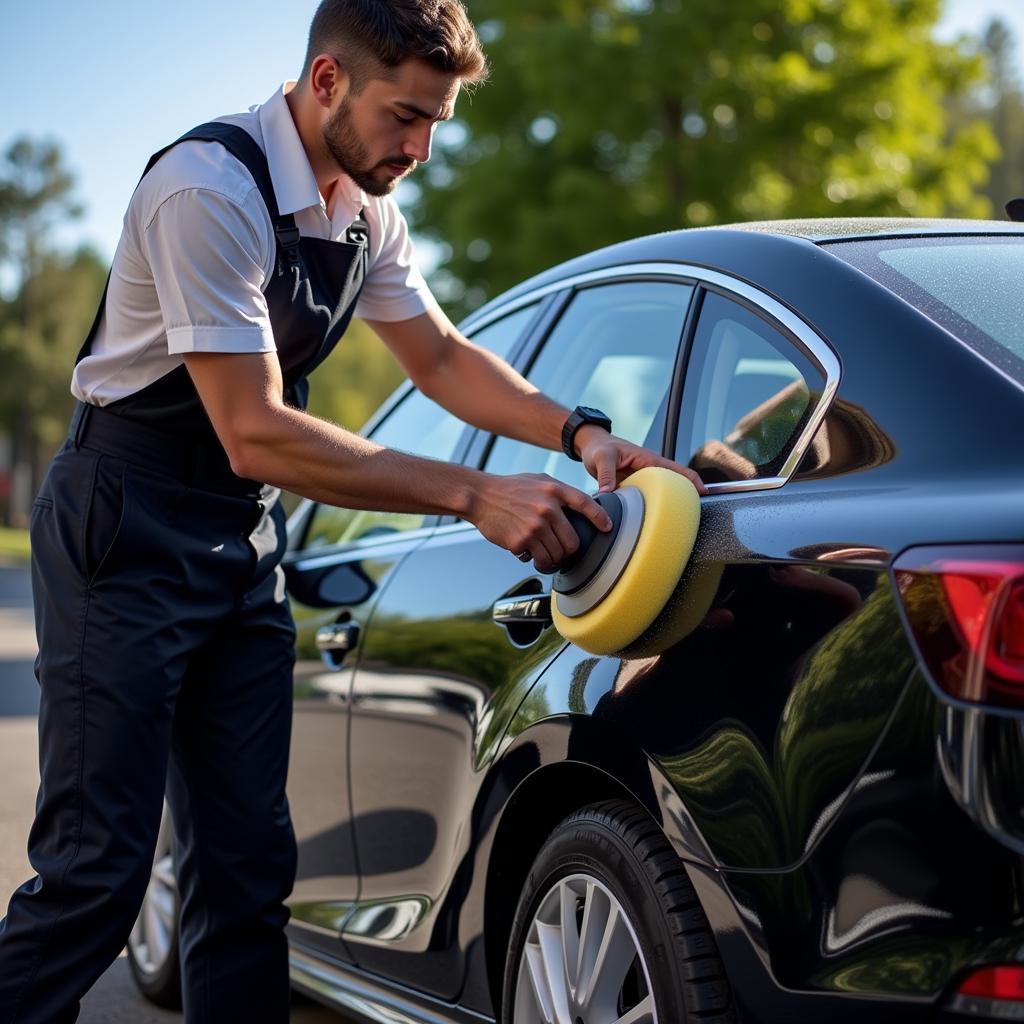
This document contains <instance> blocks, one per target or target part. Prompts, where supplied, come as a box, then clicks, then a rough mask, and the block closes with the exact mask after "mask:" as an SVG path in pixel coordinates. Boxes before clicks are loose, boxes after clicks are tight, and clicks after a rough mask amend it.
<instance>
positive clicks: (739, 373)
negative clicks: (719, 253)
mask: <svg viewBox="0 0 1024 1024" xmlns="http://www.w3.org/2000/svg"><path fill="white" fill-rule="evenodd" d="M824 386H825V378H824V375H823V374H822V373H821V371H820V370H819V369H818V367H817V366H815V365H814V364H813V363H812V362H811V361H810V360H809V359H807V357H806V356H804V355H803V354H802V353H801V352H800V351H798V350H797V348H796V346H795V345H793V344H792V343H791V342H790V341H789V340H788V338H787V337H786V336H785V335H783V334H782V333H781V332H780V331H778V330H776V329H775V328H774V327H772V326H771V325H770V324H769V323H768V322H767V321H765V320H763V319H762V318H761V317H760V316H758V315H757V314H755V313H753V312H751V311H750V310H749V309H747V308H746V307H745V306H741V305H740V304H739V303H738V302H734V301H733V300H731V299H727V298H725V297H724V296H722V295H718V294H716V293H713V292H709V293H708V294H707V295H706V297H705V299H704V304H703V306H702V308H701V312H700V319H699V320H698V322H697V330H696V333H695V335H694V339H693V348H692V350H691V353H690V358H689V361H688V365H687V369H686V383H685V387H684V389H683V406H682V410H681V414H680V417H679V431H678V435H677V441H676V456H675V457H676V459H677V460H678V461H679V462H682V463H685V464H687V465H689V466H690V467H691V468H692V469H695V470H697V472H698V473H700V475H701V479H702V480H703V481H704V482H705V483H726V482H732V481H739V480H757V479H763V478H771V477H776V476H778V475H779V474H780V472H781V470H782V467H783V465H784V463H785V461H786V458H787V456H788V455H789V454H790V453H791V452H792V450H793V448H794V446H795V444H796V442H797V440H798V439H799V437H800V436H801V435H802V433H803V429H804V427H805V426H806V424H807V422H808V420H809V419H810V417H811V414H812V413H813V411H814V408H815V406H816V405H817V404H818V402H819V401H820V399H821V394H822V391H823V389H824Z"/></svg>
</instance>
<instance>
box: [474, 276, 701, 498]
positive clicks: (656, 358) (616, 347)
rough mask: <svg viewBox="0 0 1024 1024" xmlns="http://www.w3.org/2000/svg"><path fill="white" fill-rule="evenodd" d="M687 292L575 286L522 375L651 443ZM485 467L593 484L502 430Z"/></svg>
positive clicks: (674, 287)
mask: <svg viewBox="0 0 1024 1024" xmlns="http://www.w3.org/2000/svg"><path fill="white" fill-rule="evenodd" d="M692 294H693V288H692V286H690V285H687V284H683V283H676V282H669V281H624V282H618V283H613V284H604V285H600V286H597V287H592V288H587V289H584V290H582V291H580V292H578V293H577V294H576V295H575V296H574V297H573V299H572V301H571V302H570V304H569V306H568V307H567V309H566V310H565V312H564V313H563V314H562V317H561V318H560V319H559V321H558V323H557V325H556V326H555V328H554V330H553V331H552V333H551V336H550V337H549V338H548V340H547V342H546V343H545V344H544V347H543V349H542V350H541V352H540V355H539V356H538V357H537V359H536V361H535V362H534V365H533V366H532V368H531V369H530V370H529V372H528V373H527V374H526V376H527V378H528V380H529V381H530V382H531V383H532V384H534V385H536V386H537V387H538V388H539V389H540V390H541V391H542V392H543V393H544V394H546V395H547V396H548V397H549V398H553V399H554V400H555V401H557V402H561V403H562V404H563V405H564V406H566V408H569V409H571V408H573V407H574V406H576V405H589V406H596V407H597V408H599V409H601V410H603V411H604V412H606V413H607V414H608V415H609V416H610V417H611V421H612V430H613V431H614V432H615V433H616V434H617V435H618V436H619V437H624V438H626V439H627V440H629V441H633V442H634V443H636V444H649V443H650V440H651V439H650V438H649V436H648V435H649V434H650V433H651V427H652V424H654V422H655V417H656V415H657V413H658V411H659V408H660V407H661V406H662V405H663V403H664V400H665V398H666V395H667V393H668V390H669V386H670V384H671V380H672V368H673V365H674V363H675V358H676V352H677V349H678V347H679V340H680V337H681V335H682V330H683V322H684V321H685V319H686V311H687V308H688V307H689V303H690V298H691V296H692ZM654 443H655V445H657V443H658V442H657V441H656V440H655V442H654ZM485 468H486V469H487V471H488V472H491V473H500V474H510V473H547V474H549V475H550V476H553V477H556V478H557V479H559V480H562V481H564V482H566V483H569V484H572V485H573V486H574V487H578V488H580V489H581V490H584V491H587V492H592V491H594V490H595V489H596V485H597V481H595V480H594V479H593V478H592V477H590V476H589V475H588V473H587V471H586V469H585V468H584V466H583V464H582V463H580V462H575V461H573V460H571V459H569V458H567V457H566V456H565V455H563V454H562V453H561V452H556V451H551V450H549V449H546V448H538V447H534V446H532V445H528V444H524V443H523V442H521V441H515V440H512V439H510V438H506V437H498V438H496V439H495V441H494V445H493V447H492V448H491V451H490V454H489V456H488V458H487V461H486V464H485Z"/></svg>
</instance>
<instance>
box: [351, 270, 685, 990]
mask: <svg viewBox="0 0 1024 1024" xmlns="http://www.w3.org/2000/svg"><path fill="white" fill-rule="evenodd" d="M623 276H626V275H625V273H624V275H623ZM691 294H692V288H691V287H690V286H689V285H688V284H686V283H683V282H679V281H666V280H645V279H635V280H606V281H601V282H598V283H596V284H594V285H592V286H589V287H580V288H578V289H576V290H567V291H566V292H565V293H564V294H562V295H559V296H558V297H557V302H556V306H555V307H554V308H553V309H552V310H551V311H550V314H549V319H550V318H554V322H553V326H552V327H550V332H549V333H548V336H547V338H546V341H544V344H543V345H542V347H541V348H540V350H539V353H538V354H537V355H536V357H535V358H534V359H533V360H532V362H531V364H530V365H529V367H528V369H527V372H526V376H527V378H528V379H529V380H530V381H531V383H533V384H535V385H536V386H537V387H538V388H540V390H542V391H543V392H544V393H545V394H547V395H548V396H550V397H552V398H554V399H555V400H557V401H560V402H562V403H563V404H564V405H565V406H566V407H568V408H572V407H573V406H574V405H576V404H577V403H582V404H587V405H591V406H598V407H600V408H602V409H604V410H605V411H606V412H607V413H608V414H609V415H610V416H611V418H612V421H613V425H614V429H615V431H616V433H617V434H619V435H621V436H624V437H626V438H629V439H630V440H634V441H636V442H637V443H644V442H645V441H647V440H648V439H649V438H651V437H657V438H660V437H661V433H662V424H663V416H664V412H665V408H666V405H667V401H668V394H669V385H670V381H671V377H672V368H673V365H674V362H675V360H676V356H677V351H678V346H679V341H680V337H681V334H682V328H683V324H684V321H685V318H686V315H687V309H688V305H689V302H690V298H691ZM543 326H544V327H546V321H545V323H544V325H543ZM477 454H479V461H478V460H477ZM466 461H467V462H469V463H470V464H473V465H477V464H479V465H482V468H484V469H485V470H487V471H488V472H494V473H501V474H511V473H526V472H534V473H549V474H550V475H552V476H554V477H557V478H558V479H561V480H564V481H566V482H568V483H571V484H573V485H574V486H577V487H579V488H580V489H582V490H585V491H587V492H588V493H593V492H594V491H595V490H596V488H597V484H596V481H594V480H592V479H590V478H589V477H588V476H587V473H586V470H585V468H584V467H583V466H582V464H581V463H578V462H575V461H571V460H569V459H568V458H566V457H565V456H564V455H563V454H562V453H561V452H559V451H549V450H547V449H541V448H536V447H532V446H530V445H526V444H524V443H522V442H519V441H514V440H510V439H508V438H489V437H486V436H483V435H481V436H480V437H478V438H477V439H476V441H475V442H474V445H473V447H472V448H471V451H470V454H469V455H468V456H467V459H466ZM549 593H550V577H542V576H540V575H539V574H538V573H537V572H536V571H535V570H534V568H533V567H532V566H531V565H524V564H523V563H521V562H519V561H518V560H517V559H516V558H515V557H514V556H513V555H512V554H510V553H509V552H507V551H504V550H502V549H500V548H498V547H496V546H495V545H492V544H490V543H489V542H488V541H486V540H485V539H484V538H483V537H482V536H481V535H480V533H479V532H478V531H477V530H476V529H475V528H474V527H473V526H472V525H471V524H468V523H459V522H456V523H450V524H443V525H441V526H439V527H438V529H437V530H436V531H435V532H434V533H433V535H432V536H431V537H430V539H429V540H428V541H427V542H426V543H424V544H423V545H421V546H419V547H418V548H417V549H416V550H415V551H414V552H412V553H411V554H410V555H409V557H408V558H407V560H406V561H405V562H404V563H403V565H402V567H401V571H400V572H398V573H396V574H395V575H394V577H393V578H392V580H391V581H390V583H389V585H388V587H387V589H386V590H385V591H384V593H383V594H382V596H381V600H380V602H379V604H378V606H377V608H376V609H375V611H374V617H373V621H372V623H371V628H370V630H369V633H368V638H367V643H366V645H365V647H364V648H363V651H362V658H361V660H360V662H359V665H358V667H357V670H356V673H355V679H354V682H353V689H352V705H351V709H352V710H351V716H352V718H351V721H352V731H351V751H350V763H351V781H352V811H353V821H354V829H355V836H356V848H357V854H358V859H359V866H360V873H361V880H362V884H361V886H360V896H359V900H358V905H357V908H356V910H355V911H354V912H353V914H352V916H351V917H350V918H349V920H348V921H347V922H346V924H345V928H344V933H345V937H346V940H347V941H348V942H349V943H350V947H351V949H352V951H353V954H354V956H355V958H356V961H357V962H358V964H359V965H360V966H361V967H364V968H367V969H369V970H372V971H375V972H379V973H381V974H384V975H386V976H388V977H390V978H393V979H396V980H398V981H401V982H403V983H405V984H408V985H411V986H413V987H415V988H417V989H419V990H421V991H425V992H429V993H432V994H434V995H437V996H439V997H442V998H448V999H451V998H454V997H455V996H456V995H457V994H458V992H459V989H460V986H461V983H462V978H463V974H464V968H465V960H466V957H467V956H469V955H470V953H471V950H472V949H473V948H474V947H478V945H479V943H480V941H481V936H480V935H460V934H458V928H457V925H456V921H457V915H458V911H459V909H460V903H461V900H462V899H463V898H464V895H465V891H466V887H467V883H468V880H469V878H470V877H471V875H472V873H473V871H474V869H475V867H474V863H473V850H472V837H473V833H474V829H475V828H476V827H477V826H478V825H479V821H476V820H475V818H474V806H475V798H476V794H477V790H478V787H479V785H480V781H481V779H482V775H483V772H484V770H485V769H486V767H487V765H488V763H489V762H490V760H491V759H492V758H493V756H494V753H495V750H496V748H497V746H498V743H499V741H500V740H501V737H502V735H503V733H504V731H505V727H506V725H507V724H508V722H509V720H510V718H511V717H512V715H513V714H514V713H515V711H516V709H517V707H518V706H519V704H520V702H521V701H522V699H523V697H524V695H525V694H526V693H527V692H528V691H529V690H530V688H531V686H532V685H533V683H534V682H535V681H536V680H537V678H538V677H539V676H540V674H541V673H542V672H543V671H544V669H545V667H546V666H547V664H548V663H549V661H550V659H551V657H552V656H553V655H554V654H555V653H556V652H557V651H558V650H559V649H560V648H561V647H563V646H564V643H565V642H564V641H563V640H562V639H561V637H559V635H558V634H557V633H556V632H555V631H554V629H552V628H551V627H550V626H549V625H546V624H545V622H544V620H543V619H542V618H536V617H533V618H531V615H532V613H533V612H535V611H536V610H537V609H538V608H539V607H541V606H542V602H543V599H544V597H545V595H547V594H549ZM534 598H540V599H541V600H540V601H538V602H533V600H532V599H534ZM516 601H520V602H521V603H520V607H519V608H518V610H517V609H516V608H515V605H514V603H515V602H516ZM524 601H525V604H523V603H522V602H524ZM496 611H497V612H498V614H499V617H501V618H503V619H504V621H502V622H498V621H495V612H496Z"/></svg>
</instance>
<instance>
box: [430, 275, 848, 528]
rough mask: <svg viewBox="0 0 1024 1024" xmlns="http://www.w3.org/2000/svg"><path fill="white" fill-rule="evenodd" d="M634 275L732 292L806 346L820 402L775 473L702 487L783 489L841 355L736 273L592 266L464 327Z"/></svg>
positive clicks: (825, 402) (824, 408)
mask: <svg viewBox="0 0 1024 1024" xmlns="http://www.w3.org/2000/svg"><path fill="white" fill-rule="evenodd" d="M638 278H642V279H646V280H649V279H651V278H662V279H668V280H674V281H678V282H679V283H680V284H704V285H707V286H709V287H711V288H713V289H714V290H715V291H718V292H721V293H723V294H725V295H726V296H727V297H728V296H731V295H734V296H737V297H738V298H741V299H744V300H745V301H746V302H747V303H748V304H750V305H752V306H753V307H755V309H757V310H759V311H760V312H762V313H763V314H765V315H766V316H767V317H768V318H769V320H773V321H775V322H776V323H777V324H780V325H781V326H782V327H783V328H785V332H784V334H785V336H786V337H787V339H788V340H790V341H795V342H796V343H797V345H798V347H800V348H802V349H803V350H804V353H805V355H807V356H808V357H809V358H810V359H811V360H812V361H813V362H815V363H816V364H817V365H818V366H819V367H820V368H821V371H822V373H823V374H824V377H825V387H824V388H823V389H822V393H821V400H820V401H819V402H818V404H817V406H815V409H814V412H813V413H812V415H811V418H810V419H809V420H808V421H807V425H806V426H805V427H804V430H803V432H802V433H801V435H800V437H799V438H797V441H796V444H795V445H794V446H793V448H792V449H791V451H790V453H789V456H788V457H787V459H786V461H785V463H784V464H783V466H782V469H781V470H780V472H779V474H778V475H777V476H773V477H761V478H759V479H756V480H730V481H728V482H723V483H711V484H707V485H706V486H707V489H708V494H732V493H744V492H746V491H766V490H772V489H774V488H777V487H782V485H783V484H785V483H786V482H787V481H788V480H789V478H790V477H791V476H792V475H793V473H795V472H796V468H797V466H799V465H800V460H801V459H802V458H803V457H804V454H805V453H806V451H807V448H808V446H809V445H810V443H811V441H812V439H813V438H814V435H815V433H816V432H817V430H818V428H819V427H820V426H821V423H822V420H824V418H825V415H826V413H827V412H828V410H829V407H830V406H831V404H832V399H833V398H834V397H835V394H836V391H837V390H838V389H839V379H840V377H841V375H842V366H841V364H840V362H839V357H838V356H837V355H836V353H835V352H834V351H833V350H832V348H831V346H829V344H828V342H826V341H825V339H824V338H823V337H822V336H821V335H820V334H818V332H817V331H816V330H814V328H813V327H811V325H810V324H809V323H807V321H806V320H803V319H802V318H801V317H799V316H797V314H796V313H794V312H793V310H791V309H790V308H789V307H788V306H785V305H783V304H782V303H781V302H780V301H779V300H778V299H776V298H774V297H773V296H771V295H769V294H768V293H767V292H764V291H762V290H761V289H759V288H756V287H754V285H752V284H748V283H747V282H746V281H743V280H741V279H740V278H738V277H733V276H732V275H730V274H724V273H722V272H721V271H718V270H710V269H708V268H707V267H701V266H697V265H696V264H693V263H628V264H622V265H621V266H617V267H605V268H603V269H601V270H590V271H587V272H586V273H583V274H575V275H573V276H572V277H567V278H564V279H562V280H561V281H554V282H552V283H551V284H546V285H543V286H542V287H540V288H537V289H535V290H533V291H530V292H526V293H524V294H523V295H520V296H518V297H517V298H515V299H512V300H511V301H509V302H507V303H504V304H503V305H501V306H498V307H497V308H496V309H493V310H490V311H489V312H488V313H487V314H486V315H484V316H482V317H480V318H479V319H477V320H474V319H473V318H472V317H470V319H469V320H467V321H466V327H465V329H466V330H479V329H480V328H481V327H485V326H487V324H489V323H491V322H492V321H494V320H497V319H499V318H501V317H503V316H506V315H508V314H509V313H513V312H515V311H516V310H517V309H519V308H521V307H522V306H525V305H529V304H530V303H531V302H536V301H537V300H539V299H542V298H543V297H544V296H545V295H550V294H551V293H552V292H559V291H563V290H564V289H567V288H581V287H584V286H586V285H591V284H597V283H601V282H608V281H615V280H621V281H629V280H634V279H638ZM455 525H458V524H455ZM442 529H444V527H442Z"/></svg>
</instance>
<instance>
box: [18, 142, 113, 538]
mask: <svg viewBox="0 0 1024 1024" xmlns="http://www.w3.org/2000/svg"><path fill="white" fill-rule="evenodd" d="M72 188H73V179H72V176H71V174H70V173H69V172H68V170H67V169H66V168H65V167H64V165H63V159H62V157H61V153H60V150H59V148H58V147H57V146H56V145H55V144H54V143H50V142H35V141H33V140H31V139H27V138H22V139H18V140H17V141H15V142H14V143H13V144H12V145H11V146H10V147H9V148H8V149H7V151H6V153H5V154H4V158H3V162H2V164H0V266H2V267H3V269H4V271H5V274H6V276H7V278H8V279H9V280H10V281H11V282H12V285H13V287H12V289H11V296H10V297H9V298H7V299H5V300H3V301H2V302H0V358H2V359H3V365H4V370H5V373H4V376H3V378H2V380H0V433H3V434H6V437H7V451H8V459H7V462H8V465H7V466H6V467H5V469H6V479H5V482H6V483H7V484H8V487H7V488H5V491H4V493H3V499H2V502H0V506H2V510H3V518H4V521H5V522H6V523H8V524H9V525H24V523H25V522H26V521H27V518H28V509H29V505H30V503H31V500H32V496H33V495H34V494H35V492H36V490H37V489H38V486H39V483H40V480H41V474H42V471H43V469H44V467H45V465H46V462H47V461H48V459H49V457H50V456H51V455H52V453H53V451H54V449H55V448H56V447H57V445H58V444H59V442H60V438H61V437H62V436H63V432H64V430H66V429H67V419H68V415H69V412H70V408H71V405H72V398H71V395H70V393H69V391H68V378H69V375H70V372H71V367H72V366H73V364H74V356H75V353H76V352H77V351H78V346H79V345H80V344H81V342H82V340H83V338H84V335H85V332H86V331H87V330H88V327H89V324H90V323H91V322H92V317H93V314H94V313H95V309H96V302H97V300H98V299H99V294H100V290H101V289H102V286H103V275H104V272H105V267H104V265H103V263H102V262H101V261H100V259H99V258H98V257H97V256H96V255H95V254H94V253H92V252H90V251H89V250H86V249H83V250H80V251H78V252H76V253H74V254H73V255H71V256H68V255H62V254H59V253H57V252H56V251H55V250H54V248H53V245H52V242H51V233H52V230H53V227H54V226H55V224H56V223H58V222H59V221H64V220H67V219H70V218H74V217H77V216H79V215H80V213H81V208H80V207H79V206H78V204H77V203H76V202H75V200H74V198H73V197H72V194H71V193H72Z"/></svg>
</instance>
